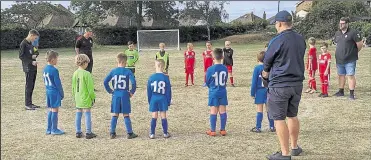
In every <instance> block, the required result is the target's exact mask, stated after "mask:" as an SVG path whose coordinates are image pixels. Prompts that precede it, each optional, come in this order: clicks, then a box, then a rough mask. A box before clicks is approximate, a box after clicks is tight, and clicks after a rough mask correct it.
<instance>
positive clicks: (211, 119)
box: [210, 114, 217, 132]
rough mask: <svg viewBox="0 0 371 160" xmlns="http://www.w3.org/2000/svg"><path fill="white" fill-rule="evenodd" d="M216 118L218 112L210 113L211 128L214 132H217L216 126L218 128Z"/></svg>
mask: <svg viewBox="0 0 371 160" xmlns="http://www.w3.org/2000/svg"><path fill="white" fill-rule="evenodd" d="M216 119H217V116H216V114H210V130H211V131H212V132H215V128H216Z"/></svg>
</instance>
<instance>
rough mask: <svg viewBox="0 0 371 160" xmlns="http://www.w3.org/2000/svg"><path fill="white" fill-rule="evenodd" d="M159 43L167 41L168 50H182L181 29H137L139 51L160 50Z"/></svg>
mask: <svg viewBox="0 0 371 160" xmlns="http://www.w3.org/2000/svg"><path fill="white" fill-rule="evenodd" d="M159 43H165V49H166V50H180V46H179V29H171V30H138V31H137V48H138V51H141V50H158V49H159V47H158V45H159Z"/></svg>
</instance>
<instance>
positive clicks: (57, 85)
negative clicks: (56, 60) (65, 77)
mask: <svg viewBox="0 0 371 160" xmlns="http://www.w3.org/2000/svg"><path fill="white" fill-rule="evenodd" d="M43 77H44V83H45V87H46V92H47V93H51V92H54V93H55V92H60V90H61V89H62V86H61V81H60V79H59V72H58V70H57V68H55V67H54V66H53V65H46V66H45V68H44V71H43Z"/></svg>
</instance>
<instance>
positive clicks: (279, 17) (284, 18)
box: [275, 10, 292, 22]
mask: <svg viewBox="0 0 371 160" xmlns="http://www.w3.org/2000/svg"><path fill="white" fill-rule="evenodd" d="M275 21H279V22H291V21H292V16H291V14H290V13H289V12H287V11H285V10H283V11H280V12H278V13H277V14H276V17H275Z"/></svg>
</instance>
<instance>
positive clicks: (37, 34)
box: [28, 29, 40, 36]
mask: <svg viewBox="0 0 371 160" xmlns="http://www.w3.org/2000/svg"><path fill="white" fill-rule="evenodd" d="M28 35H34V36H40V33H39V32H38V31H37V30H35V29H31V30H30V31H29V32H28Z"/></svg>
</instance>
